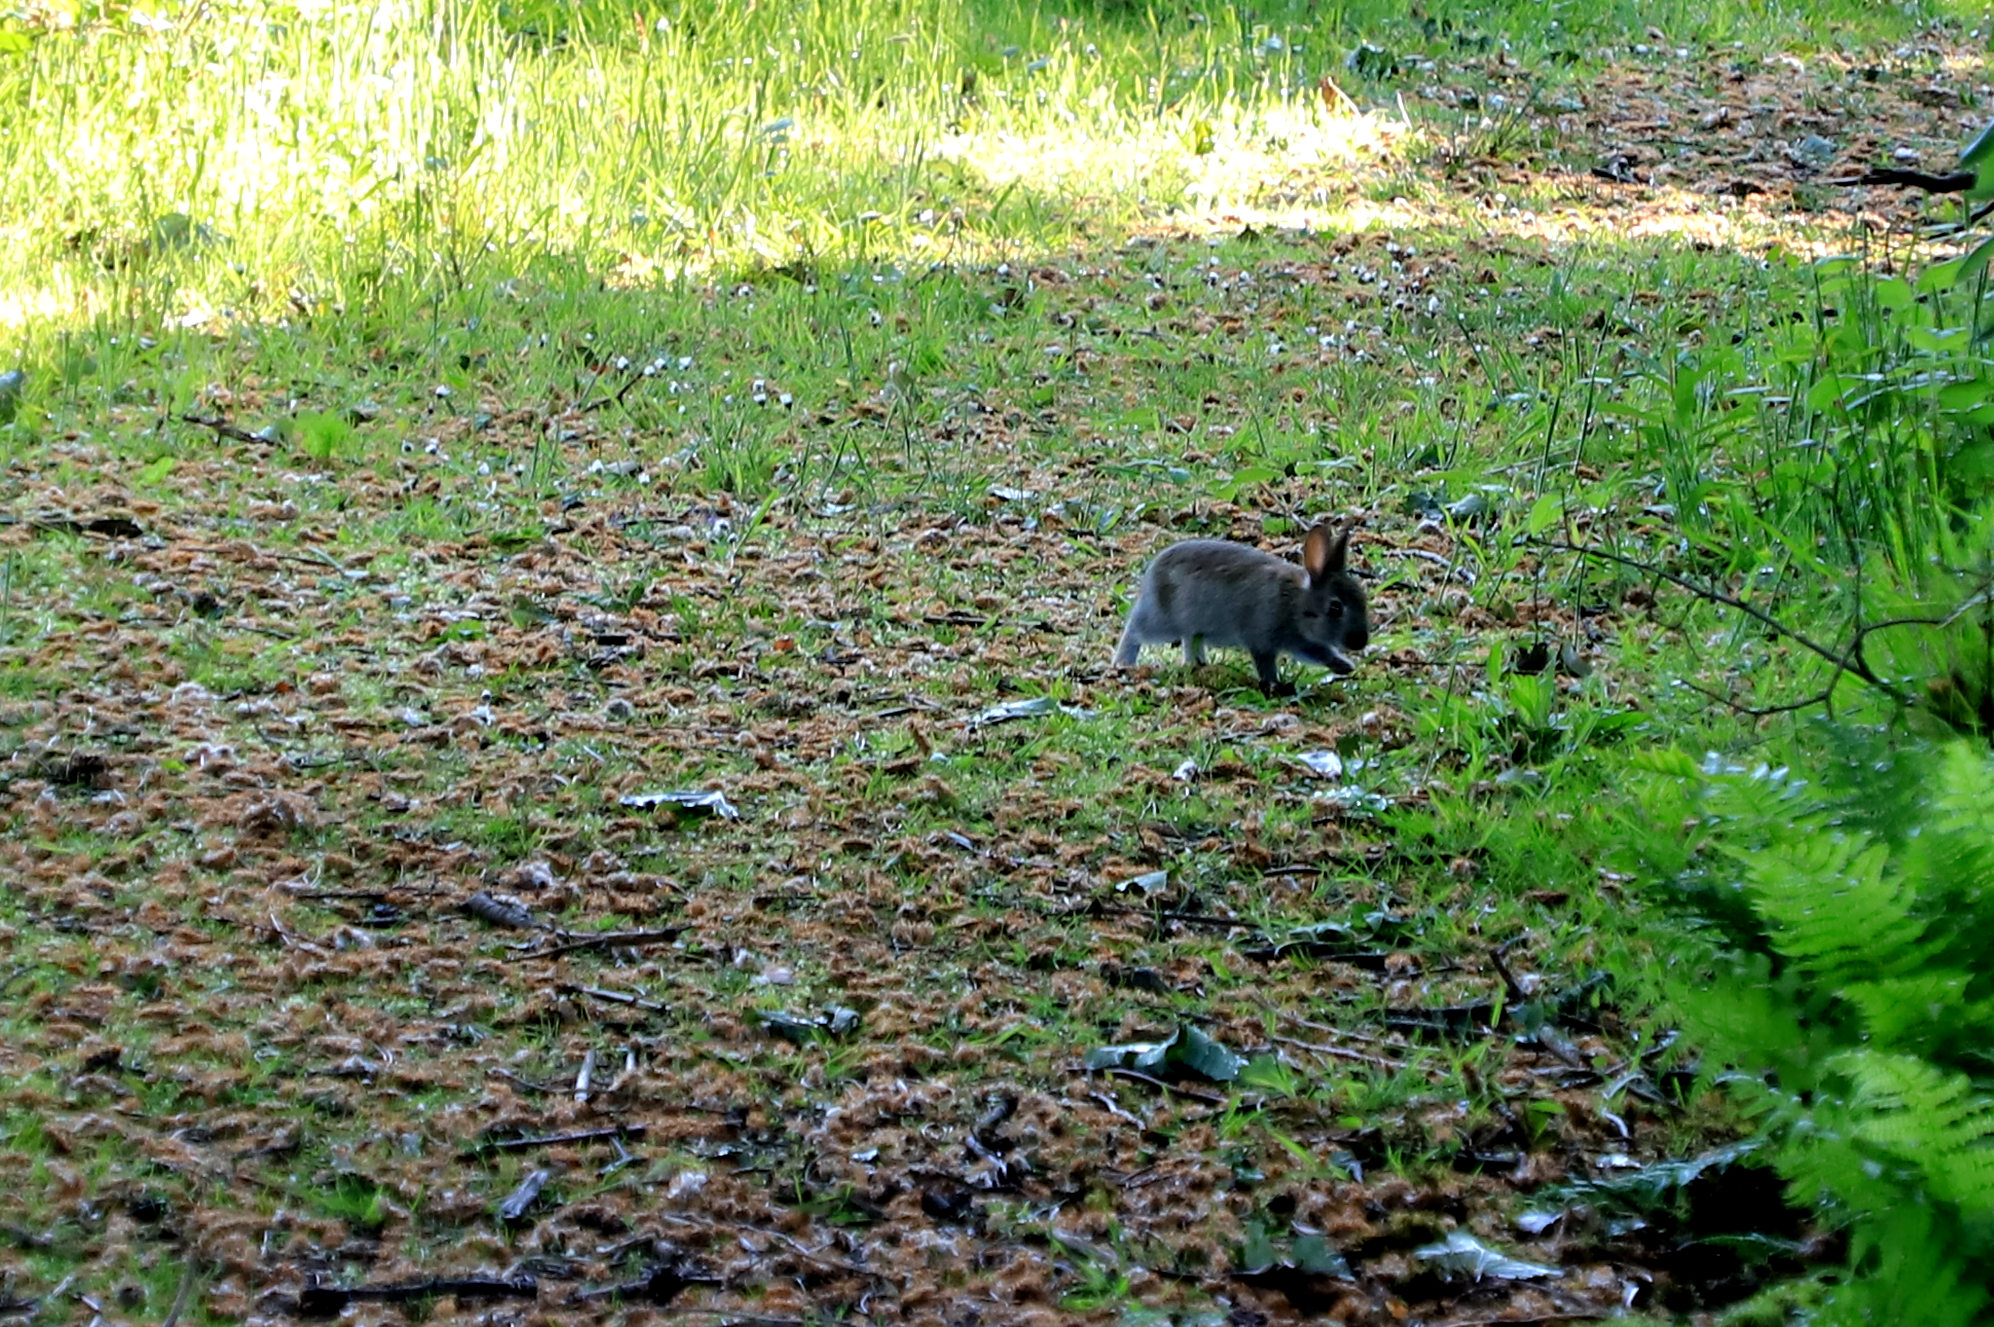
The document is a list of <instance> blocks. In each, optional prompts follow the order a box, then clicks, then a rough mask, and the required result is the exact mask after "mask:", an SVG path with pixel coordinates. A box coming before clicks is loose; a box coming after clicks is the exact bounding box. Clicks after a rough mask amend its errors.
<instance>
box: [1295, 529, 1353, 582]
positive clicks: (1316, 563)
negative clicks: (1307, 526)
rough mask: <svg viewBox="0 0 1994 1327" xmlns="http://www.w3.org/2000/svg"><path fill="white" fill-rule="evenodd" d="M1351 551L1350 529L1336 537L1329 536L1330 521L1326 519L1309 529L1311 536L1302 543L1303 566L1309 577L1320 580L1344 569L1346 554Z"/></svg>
mask: <svg viewBox="0 0 1994 1327" xmlns="http://www.w3.org/2000/svg"><path fill="white" fill-rule="evenodd" d="M1349 551H1350V531H1349V530H1347V529H1346V530H1344V532H1343V533H1342V534H1340V535H1337V536H1336V538H1335V539H1333V540H1332V539H1331V538H1330V537H1329V523H1328V522H1327V521H1325V522H1324V523H1322V524H1321V525H1318V526H1316V528H1315V529H1313V530H1311V531H1309V537H1308V539H1307V540H1306V541H1304V542H1303V544H1302V567H1303V569H1304V570H1306V571H1307V572H1308V574H1309V579H1310V580H1312V581H1319V580H1321V579H1322V578H1323V577H1325V576H1333V575H1335V574H1336V573H1338V572H1340V571H1342V570H1343V561H1344V556H1345V555H1346V554H1347V553H1348V552H1349Z"/></svg>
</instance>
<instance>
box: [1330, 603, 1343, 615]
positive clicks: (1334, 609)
mask: <svg viewBox="0 0 1994 1327" xmlns="http://www.w3.org/2000/svg"><path fill="white" fill-rule="evenodd" d="M1329 615H1330V616H1331V617H1342V616H1343V604H1342V603H1341V602H1340V601H1338V600H1335V599H1332V600H1330V601H1329Z"/></svg>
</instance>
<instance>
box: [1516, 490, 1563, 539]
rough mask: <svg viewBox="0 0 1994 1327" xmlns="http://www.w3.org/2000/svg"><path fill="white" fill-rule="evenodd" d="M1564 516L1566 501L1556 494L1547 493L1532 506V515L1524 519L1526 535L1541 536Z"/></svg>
mask: <svg viewBox="0 0 1994 1327" xmlns="http://www.w3.org/2000/svg"><path fill="white" fill-rule="evenodd" d="M1563 514H1564V499H1563V498H1562V497H1560V496H1559V495H1558V494H1556V493H1546V494H1545V495H1544V496H1543V497H1541V498H1539V499H1537V501H1535V502H1533V503H1532V504H1530V514H1529V515H1528V516H1526V517H1524V518H1523V529H1524V532H1525V533H1526V534H1530V535H1540V534H1543V533H1544V532H1545V531H1546V530H1548V529H1550V528H1551V527H1552V526H1554V525H1556V524H1557V523H1558V518H1559V517H1560V516H1561V515H1563Z"/></svg>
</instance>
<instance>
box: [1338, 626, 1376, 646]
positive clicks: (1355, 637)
mask: <svg viewBox="0 0 1994 1327" xmlns="http://www.w3.org/2000/svg"><path fill="white" fill-rule="evenodd" d="M1370 643H1371V633H1370V631H1369V630H1368V629H1366V628H1364V627H1356V628H1354V629H1352V631H1351V632H1350V635H1349V636H1348V637H1346V638H1345V639H1344V642H1343V645H1344V648H1345V649H1350V650H1361V649H1363V648H1364V647H1365V646H1367V645H1369V644H1370Z"/></svg>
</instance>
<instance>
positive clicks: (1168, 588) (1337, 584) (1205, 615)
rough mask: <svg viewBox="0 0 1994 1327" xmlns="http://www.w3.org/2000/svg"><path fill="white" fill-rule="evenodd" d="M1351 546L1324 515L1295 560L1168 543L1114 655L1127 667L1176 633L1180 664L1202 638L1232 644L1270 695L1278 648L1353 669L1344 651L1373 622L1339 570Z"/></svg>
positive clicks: (1198, 653)
mask: <svg viewBox="0 0 1994 1327" xmlns="http://www.w3.org/2000/svg"><path fill="white" fill-rule="evenodd" d="M1349 549H1350V531H1349V530H1347V529H1346V530H1345V531H1343V532H1342V533H1341V534H1337V535H1332V534H1331V533H1330V529H1329V525H1328V523H1327V522H1325V523H1323V524H1320V525H1317V526H1316V527H1315V528H1314V529H1313V530H1310V531H1309V536H1308V538H1307V540H1305V541H1304V542H1303V544H1302V565H1301V566H1299V567H1298V566H1296V565H1295V564H1294V563H1292V562H1289V561H1287V560H1286V559H1285V558H1277V557H1275V556H1273V555H1272V554H1271V553H1263V552H1261V551H1260V550H1259V549H1257V548H1251V547H1249V546H1247V545H1245V544H1235V543H1231V542H1228V541H1226V540H1223V539H1187V540H1185V541H1184V542H1183V543H1181V544H1172V545H1171V546H1170V547H1169V548H1166V549H1164V550H1163V551H1162V552H1161V553H1158V554H1157V555H1156V558H1155V560H1154V561H1152V562H1151V563H1150V564H1149V569H1148V570H1147V571H1145V572H1144V573H1143V577H1142V587H1141V589H1140V590H1139V591H1138V592H1137V595H1136V603H1135V608H1134V609H1133V610H1132V611H1131V612H1130V613H1129V621H1128V625H1127V626H1126V627H1124V628H1122V643H1121V645H1120V646H1119V647H1118V648H1117V649H1116V650H1115V663H1116V665H1117V666H1118V667H1124V668H1125V667H1128V666H1129V665H1130V664H1133V663H1134V662H1135V661H1136V656H1137V655H1139V654H1140V653H1141V652H1142V647H1143V646H1145V645H1153V644H1157V643H1159V642H1167V641H1182V642H1183V643H1184V662H1185V663H1187V664H1201V663H1203V662H1204V661H1205V646H1207V645H1234V646H1238V647H1239V648H1241V649H1243V650H1245V651H1246V652H1247V653H1248V654H1251V655H1252V656H1253V666H1254V668H1255V669H1256V670H1257V671H1258V672H1259V674H1260V689H1261V690H1262V691H1264V692H1266V693H1268V694H1269V695H1272V694H1274V693H1275V691H1276V690H1278V689H1279V688H1280V685H1281V678H1280V673H1279V672H1278V671H1276V669H1275V666H1274V661H1275V659H1276V658H1277V657H1279V656H1280V655H1283V654H1292V655H1293V656H1295V658H1297V659H1300V660H1302V661H1303V662H1305V663H1315V664H1321V665H1323V666H1324V667H1325V668H1328V669H1331V670H1332V671H1334V672H1338V673H1347V672H1350V671H1351V670H1352V669H1354V668H1356V666H1357V665H1356V664H1354V663H1352V662H1351V660H1350V656H1349V655H1348V654H1346V653H1345V651H1346V650H1361V649H1363V648H1364V647H1365V646H1366V645H1368V644H1369V643H1370V641H1371V623H1370V617H1369V612H1368V610H1367V608H1366V606H1365V602H1364V587H1363V586H1361V585H1359V584H1358V583H1357V580H1356V578H1355V577H1354V576H1352V575H1351V574H1350V573H1349V572H1348V571H1346V570H1344V558H1345V555H1346V554H1347V553H1348V552H1349Z"/></svg>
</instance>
